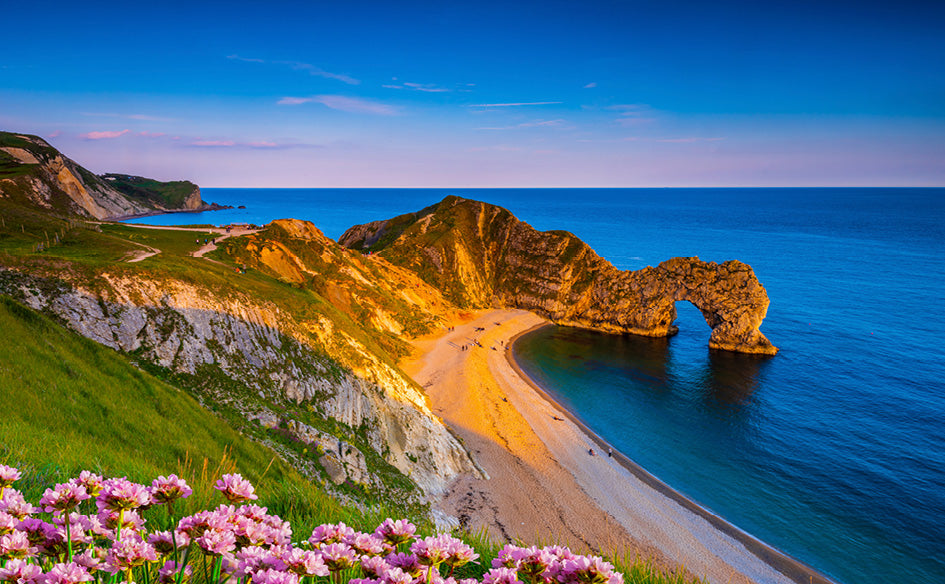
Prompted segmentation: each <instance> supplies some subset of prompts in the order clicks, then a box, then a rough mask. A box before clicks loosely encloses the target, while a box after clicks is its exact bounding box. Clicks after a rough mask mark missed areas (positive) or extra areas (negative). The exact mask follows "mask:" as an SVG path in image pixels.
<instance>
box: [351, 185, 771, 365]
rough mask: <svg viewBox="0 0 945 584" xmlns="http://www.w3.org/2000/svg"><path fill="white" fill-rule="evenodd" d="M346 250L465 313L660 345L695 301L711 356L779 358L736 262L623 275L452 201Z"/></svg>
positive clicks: (354, 238)
mask: <svg viewBox="0 0 945 584" xmlns="http://www.w3.org/2000/svg"><path fill="white" fill-rule="evenodd" d="M339 242H340V243H341V244H342V245H345V246H347V247H350V248H354V249H365V250H372V251H379V253H380V254H381V255H382V256H383V257H384V258H386V259H388V260H389V261H391V262H392V263H394V264H397V265H400V266H402V267H405V268H407V269H410V270H413V271H415V272H416V273H417V274H419V275H420V277H421V278H423V279H424V280H425V281H427V282H428V283H430V284H433V285H434V286H436V287H438V288H439V289H440V290H442V291H443V293H444V295H445V296H446V297H447V298H449V299H450V300H452V301H453V302H455V303H456V304H458V305H459V306H468V307H479V308H482V307H488V306H505V307H511V308H522V309H526V310H532V311H534V312H537V313H539V314H542V315H544V316H546V317H548V318H549V319H551V320H552V321H554V322H556V323H558V324H563V325H569V326H580V327H586V328H592V329H596V330H601V331H606V332H612V333H632V334H638V335H646V336H653V337H661V336H668V335H672V334H674V333H675V332H676V330H677V329H676V327H675V326H674V325H673V321H674V320H675V318H676V308H675V304H674V303H675V302H676V301H679V300H688V301H689V302H691V303H692V304H694V305H695V306H696V307H697V308H699V310H700V311H702V314H703V316H704V317H705V319H706V322H707V323H708V324H709V326H710V327H711V328H712V335H711V338H710V339H709V347H710V348H713V349H721V350H726V351H738V352H742V353H758V354H768V355H773V354H775V353H777V348H776V347H774V345H772V344H771V342H770V341H768V339H767V338H765V336H764V335H763V334H762V333H761V332H760V331H759V330H758V328H759V327H760V326H761V323H762V321H763V320H764V317H765V315H766V313H767V310H768V303H769V301H768V295H767V292H765V289H764V286H762V285H761V283H760V282H759V281H758V279H757V278H756V277H755V274H754V272H753V271H752V269H751V267H750V266H748V265H747V264H744V263H742V262H739V261H737V260H732V261H727V262H724V263H721V264H717V263H714V262H703V261H701V260H699V258H672V259H670V260H667V261H665V262H663V263H661V264H660V265H658V266H656V267H647V268H644V269H642V270H637V271H621V270H618V269H617V268H615V267H614V266H613V265H612V264H610V262H608V261H606V260H604V259H603V258H601V257H600V256H599V255H597V254H596V253H594V250H592V249H591V248H590V247H589V246H588V245H587V244H585V243H584V242H582V241H581V240H580V239H578V238H577V237H575V236H574V235H572V234H571V233H568V232H566V231H547V232H540V231H537V230H535V229H534V228H532V227H531V226H530V225H528V224H527V223H523V222H521V221H519V220H518V219H516V218H515V217H514V216H513V215H512V214H511V213H510V212H509V211H507V210H505V209H502V208H500V207H496V206H494V205H489V204H486V203H481V202H478V201H470V200H466V199H462V198H459V197H454V196H450V197H447V198H446V199H444V200H443V201H442V202H440V203H438V204H437V205H434V206H432V207H428V208H427V209H424V210H422V211H420V212H418V213H413V214H408V215H403V216H400V217H397V218H394V219H391V220H388V221H379V222H374V223H370V224H366V225H359V226H355V227H352V228H351V229H349V230H348V231H347V232H345V233H344V234H343V235H342V236H341V238H340V239H339Z"/></svg>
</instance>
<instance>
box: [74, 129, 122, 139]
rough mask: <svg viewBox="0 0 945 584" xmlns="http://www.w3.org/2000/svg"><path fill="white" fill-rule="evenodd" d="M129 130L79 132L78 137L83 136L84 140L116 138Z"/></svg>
mask: <svg viewBox="0 0 945 584" xmlns="http://www.w3.org/2000/svg"><path fill="white" fill-rule="evenodd" d="M130 131H131V130H127V129H125V130H106V131H102V132H88V133H87V134H81V135H80V136H79V137H80V138H85V139H86V140H108V139H111V138H118V137H119V136H124V135H125V134H127V133H128V132H130Z"/></svg>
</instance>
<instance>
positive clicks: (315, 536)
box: [308, 522, 355, 548]
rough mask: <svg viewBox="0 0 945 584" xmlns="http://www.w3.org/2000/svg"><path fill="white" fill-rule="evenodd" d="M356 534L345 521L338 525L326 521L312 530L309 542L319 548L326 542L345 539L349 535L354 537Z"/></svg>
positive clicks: (336, 541)
mask: <svg viewBox="0 0 945 584" xmlns="http://www.w3.org/2000/svg"><path fill="white" fill-rule="evenodd" d="M354 534H355V531H354V529H353V528H351V527H348V526H347V525H345V524H344V523H343V522H342V523H338V524H337V525H332V524H330V523H326V524H324V525H319V526H318V527H316V528H315V529H314V530H313V531H312V536H311V537H310V538H308V543H310V544H312V547H315V548H317V547H320V546H322V545H325V544H330V543H338V542H341V541H344V540H345V539H346V538H348V537H354Z"/></svg>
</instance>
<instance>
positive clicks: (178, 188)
mask: <svg viewBox="0 0 945 584" xmlns="http://www.w3.org/2000/svg"><path fill="white" fill-rule="evenodd" d="M102 178H103V179H105V180H106V181H107V182H108V184H110V185H111V186H112V187H114V188H115V189H117V190H118V191H119V192H121V193H122V194H124V195H125V196H128V197H131V198H133V199H137V200H139V201H141V202H143V203H145V204H146V205H151V206H159V207H164V208H167V209H181V208H183V207H184V203H185V202H186V201H187V199H188V198H189V197H190V196H191V195H192V194H193V193H194V191H199V189H198V187H197V185H195V184H194V183H192V182H190V181H187V180H175V181H169V182H162V181H158V180H154V179H153V178H144V177H142V176H134V175H130V174H115V173H108V174H103V175H102Z"/></svg>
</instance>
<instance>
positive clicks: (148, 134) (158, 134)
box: [138, 132, 167, 138]
mask: <svg viewBox="0 0 945 584" xmlns="http://www.w3.org/2000/svg"><path fill="white" fill-rule="evenodd" d="M138 135H139V136H142V137H145V138H160V137H162V136H167V134H165V133H164V132H138Z"/></svg>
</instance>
